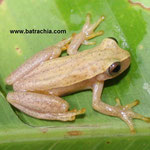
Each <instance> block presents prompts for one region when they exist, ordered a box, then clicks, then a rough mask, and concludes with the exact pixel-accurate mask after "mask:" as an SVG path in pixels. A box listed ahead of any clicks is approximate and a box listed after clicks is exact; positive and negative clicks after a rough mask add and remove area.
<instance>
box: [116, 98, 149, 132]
mask: <svg viewBox="0 0 150 150" xmlns="http://www.w3.org/2000/svg"><path fill="white" fill-rule="evenodd" d="M116 103H117V104H116V106H115V107H116V110H118V115H117V116H118V117H119V118H121V119H122V120H123V121H125V123H126V124H127V125H128V126H129V128H130V131H131V133H135V129H134V126H133V123H132V119H134V118H136V119H141V120H144V121H146V122H150V118H148V117H144V116H142V115H140V114H138V113H136V112H133V111H132V109H131V108H132V107H134V106H136V105H138V104H139V101H138V100H135V101H134V102H132V103H130V104H127V105H125V106H122V105H121V104H120V100H119V99H118V98H117V99H116Z"/></svg>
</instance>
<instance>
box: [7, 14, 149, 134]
mask: <svg viewBox="0 0 150 150" xmlns="http://www.w3.org/2000/svg"><path fill="white" fill-rule="evenodd" d="M104 18H105V17H104V16H101V17H100V18H99V19H98V20H97V21H96V22H95V23H94V24H91V23H90V15H89V14H87V17H86V22H85V24H84V25H83V27H82V30H81V32H79V33H76V34H72V36H71V37H69V38H68V39H65V40H62V41H60V42H58V43H57V44H55V45H53V46H49V47H48V48H46V49H44V50H42V51H40V52H38V53H37V54H35V55H34V56H32V57H31V58H29V59H28V60H26V61H25V63H23V64H22V65H21V66H20V67H18V68H17V69H16V70H15V71H14V72H12V73H11V74H10V75H9V76H8V77H7V78H6V83H7V84H8V85H12V86H13V89H14V91H13V92H9V93H8V95H7V98H6V99H7V101H8V102H9V103H10V104H11V105H13V106H14V107H16V108H17V109H19V110H20V111H22V112H24V113H25V114H27V115H29V116H32V117H34V118H38V119H44V120H58V121H73V120H75V119H76V116H77V115H82V114H84V113H85V111H86V109H85V108H82V109H81V110H77V109H72V110H69V103H68V102H67V101H65V100H64V99H63V98H62V96H65V95H69V94H72V93H75V92H78V91H82V90H92V92H93V96H92V107H93V109H94V110H95V111H97V112H99V113H101V114H104V115H108V116H114V117H118V118H120V119H122V120H123V121H124V122H125V123H126V124H127V125H128V127H129V129H130V131H131V133H135V128H134V125H133V122H132V120H133V119H135V118H136V119H141V120H144V121H146V122H150V118H149V117H145V116H143V115H140V114H138V113H136V112H134V111H133V110H132V107H134V106H136V105H138V104H139V101H138V100H135V101H134V102H132V103H130V104H127V105H125V106H123V105H121V103H120V100H119V99H118V98H116V105H115V106H111V105H109V104H106V103H104V102H103V101H102V99H101V97H102V91H103V87H104V81H106V80H109V79H112V78H115V77H117V76H118V75H120V74H121V73H122V72H124V71H125V70H126V69H127V68H129V66H130V62H131V55H130V53H129V52H128V51H127V50H124V49H122V48H120V47H119V45H118V42H117V40H116V39H115V38H110V37H109V38H105V39H104V40H103V41H102V42H101V43H100V44H99V45H98V46H95V47H94V48H90V49H87V50H84V51H82V52H78V49H79V47H80V46H81V45H82V44H85V45H93V44H95V42H90V41H88V40H90V39H92V38H94V37H96V36H100V35H102V34H103V33H104V31H103V30H100V31H98V32H95V29H96V28H97V27H98V26H99V24H101V22H102V21H103V20H104ZM63 51H67V54H68V55H67V56H63V57H60V56H61V53H62V52H63Z"/></svg>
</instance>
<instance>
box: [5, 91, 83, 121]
mask: <svg viewBox="0 0 150 150" xmlns="http://www.w3.org/2000/svg"><path fill="white" fill-rule="evenodd" d="M7 100H8V102H9V103H11V104H12V105H13V106H15V107H16V108H18V109H19V110H21V111H22V112H24V113H26V114H28V115H30V116H32V117H35V118H39V119H45V120H61V121H72V120H74V119H75V116H76V115H79V114H83V113H84V112H85V109H81V110H78V111H77V110H76V109H73V110H71V111H68V108H69V104H68V103H67V102H66V101H64V100H63V99H61V98H60V97H57V96H54V95H43V94H37V93H32V92H12V93H9V94H8V95H7Z"/></svg>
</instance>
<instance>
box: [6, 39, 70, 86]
mask: <svg viewBox="0 0 150 150" xmlns="http://www.w3.org/2000/svg"><path fill="white" fill-rule="evenodd" d="M70 41H71V38H68V39H66V40H62V41H60V42H59V43H57V44H55V45H54V46H50V47H48V48H46V49H44V50H42V51H40V52H38V53H37V54H35V55H34V56H32V57H31V58H29V59H28V60H27V61H25V62H24V63H23V64H22V65H21V66H20V67H19V68H17V69H16V70H15V71H14V72H12V73H11V74H10V75H9V76H8V77H7V78H6V83H7V84H8V85H12V84H14V83H15V82H17V81H18V80H19V79H21V78H23V77H24V76H25V75H27V74H28V73H29V72H30V71H32V70H33V69H35V68H36V67H37V66H39V65H40V64H41V63H43V62H44V61H46V60H49V59H54V58H57V57H59V56H60V55H61V52H62V51H63V50H64V47H65V45H66V44H68V43H69V42H70Z"/></svg>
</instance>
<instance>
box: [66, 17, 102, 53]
mask: <svg viewBox="0 0 150 150" xmlns="http://www.w3.org/2000/svg"><path fill="white" fill-rule="evenodd" d="M103 20H104V16H101V17H100V18H99V19H98V21H97V22H96V23H94V24H90V15H89V14H87V18H86V23H85V24H84V26H83V28H82V30H81V32H80V33H78V34H75V35H73V36H72V40H71V43H70V44H69V47H68V49H67V53H68V54H69V55H74V54H76V53H77V50H78V48H79V47H80V45H81V44H85V45H93V44H95V42H89V41H87V40H89V39H91V38H94V37H96V36H100V35H102V34H103V33H104V32H103V31H98V32H94V30H95V29H96V28H97V27H98V25H99V24H100V23H101V22H102V21H103Z"/></svg>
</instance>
